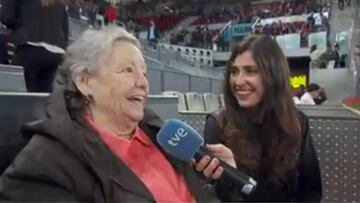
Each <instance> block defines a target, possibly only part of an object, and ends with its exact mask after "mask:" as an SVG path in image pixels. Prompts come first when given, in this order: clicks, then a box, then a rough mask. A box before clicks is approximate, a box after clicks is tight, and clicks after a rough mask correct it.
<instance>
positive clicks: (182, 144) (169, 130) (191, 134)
mask: <svg viewBox="0 0 360 203" xmlns="http://www.w3.org/2000/svg"><path fill="white" fill-rule="evenodd" d="M157 142H158V143H159V145H160V146H161V147H162V148H163V149H164V150H165V151H166V152H167V153H169V154H171V155H172V156H174V157H176V158H178V159H180V160H183V161H190V160H191V159H192V158H193V157H194V155H195V152H197V151H198V150H199V148H200V147H201V146H202V145H203V144H204V139H203V138H202V137H201V135H199V133H198V132H196V130H195V129H193V128H192V127H191V126H189V125H187V124H185V123H183V122H181V121H180V120H177V119H170V120H168V121H167V122H165V124H164V125H163V127H162V128H161V129H160V131H159V133H158V134H157Z"/></svg>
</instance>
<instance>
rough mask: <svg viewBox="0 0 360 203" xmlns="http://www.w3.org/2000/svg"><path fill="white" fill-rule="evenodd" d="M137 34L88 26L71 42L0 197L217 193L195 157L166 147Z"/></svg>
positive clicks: (148, 197)
mask: <svg viewBox="0 0 360 203" xmlns="http://www.w3.org/2000/svg"><path fill="white" fill-rule="evenodd" d="M146 72H147V68H146V64H145V61H144V58H143V56H142V54H141V52H140V49H139V42H138V41H137V40H136V38H134V37H133V36H132V35H131V34H129V33H128V32H126V31H125V30H124V29H122V28H116V27H108V28H105V29H103V30H101V31H95V30H89V31H86V32H85V33H84V34H83V36H82V37H81V38H80V39H79V40H77V41H76V42H75V43H73V44H72V45H71V46H70V47H69V48H68V50H67V56H66V60H65V62H64V64H63V65H62V67H61V68H60V70H59V72H58V75H57V77H56V79H57V80H58V81H57V85H56V86H55V89H54V92H53V93H52V94H51V96H50V99H49V102H48V105H47V118H46V119H45V120H42V121H37V122H34V123H32V124H30V125H27V126H26V128H25V129H23V132H24V134H25V135H26V136H32V138H31V140H30V142H29V143H28V144H27V146H26V147H25V148H24V149H23V150H22V151H21V152H20V154H19V155H18V156H17V158H16V159H15V161H14V163H13V164H12V165H11V166H10V167H9V168H8V169H7V170H6V171H5V173H4V174H3V175H2V177H1V179H0V200H5V201H16V202H18V201H32V202H38V201H47V202H54V201H61V202H198V201H199V202H204V201H216V199H214V198H213V196H212V195H211V194H210V192H208V191H207V190H208V189H207V188H209V187H204V186H205V185H201V181H199V178H198V177H197V173H196V172H195V171H194V170H193V167H192V166H191V165H190V163H186V162H181V161H178V160H176V159H174V158H173V157H171V156H169V155H167V154H165V153H164V152H163V151H162V150H161V149H160V148H159V146H158V145H157V143H156V141H155V140H156V139H155V135H156V134H157V132H158V130H159V128H160V127H161V125H162V121H161V120H160V118H159V117H157V116H156V115H155V114H154V113H153V112H152V111H150V110H148V109H145V110H144V103H145V99H146V96H147V94H148V92H149V83H148V80H147V78H146Z"/></svg>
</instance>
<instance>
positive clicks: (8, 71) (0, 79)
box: [0, 64, 26, 92]
mask: <svg viewBox="0 0 360 203" xmlns="http://www.w3.org/2000/svg"><path fill="white" fill-rule="evenodd" d="M0 91H16V92H25V91H26V87H25V80H24V74H23V67H21V66H13V65H5V64H0Z"/></svg>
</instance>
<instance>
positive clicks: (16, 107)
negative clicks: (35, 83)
mask: <svg viewBox="0 0 360 203" xmlns="http://www.w3.org/2000/svg"><path fill="white" fill-rule="evenodd" d="M47 97H48V95H47V94H33V93H14V92H12V93H0V105H1V107H2V108H1V109H0V120H1V122H0V174H2V173H3V171H4V170H5V169H6V168H7V167H8V166H9V165H10V164H11V163H12V161H13V159H14V158H15V157H16V155H17V154H18V153H19V152H20V150H21V149H22V148H23V147H24V146H25V144H26V143H27V141H28V139H27V138H25V137H23V136H21V133H20V129H21V126H22V125H23V124H24V123H26V122H31V121H34V120H37V119H41V118H44V117H45V112H44V103H45V101H46V99H47Z"/></svg>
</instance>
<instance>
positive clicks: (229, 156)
mask: <svg viewBox="0 0 360 203" xmlns="http://www.w3.org/2000/svg"><path fill="white" fill-rule="evenodd" d="M206 149H207V150H208V151H209V152H210V153H211V154H212V155H213V156H214V158H212V159H211V158H210V156H204V157H203V158H201V160H200V161H198V162H196V161H195V160H193V161H192V162H193V164H194V166H195V169H196V170H197V171H199V172H202V173H203V174H204V176H205V177H207V178H212V179H218V178H220V176H221V175H222V173H223V170H224V169H223V168H222V167H221V166H219V163H220V161H219V159H220V160H222V161H223V162H225V163H227V164H229V165H230V166H232V167H234V168H236V163H235V159H234V154H233V153H232V151H231V150H230V149H229V148H227V147H225V146H224V145H223V144H213V145H206ZM215 157H216V158H215Z"/></svg>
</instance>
